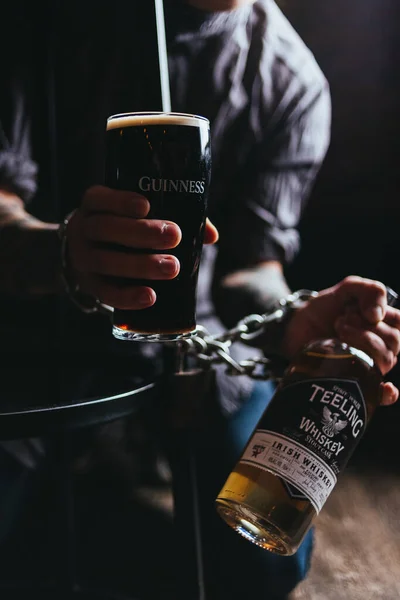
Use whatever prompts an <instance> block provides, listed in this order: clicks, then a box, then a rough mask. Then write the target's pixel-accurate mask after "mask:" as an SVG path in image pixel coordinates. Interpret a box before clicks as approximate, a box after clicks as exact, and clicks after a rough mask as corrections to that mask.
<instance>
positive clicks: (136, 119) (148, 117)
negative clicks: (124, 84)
mask: <svg viewBox="0 0 400 600" xmlns="http://www.w3.org/2000/svg"><path fill="white" fill-rule="evenodd" d="M143 125H144V126H147V125H187V126H189V127H205V128H206V129H209V127H210V124H209V121H208V120H207V119H206V118H204V117H199V116H197V115H186V114H181V113H122V114H120V115H113V116H111V117H109V118H108V120H107V131H109V130H110V129H122V128H123V127H135V126H136V127H137V126H143Z"/></svg>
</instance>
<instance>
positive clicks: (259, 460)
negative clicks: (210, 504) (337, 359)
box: [240, 378, 367, 513]
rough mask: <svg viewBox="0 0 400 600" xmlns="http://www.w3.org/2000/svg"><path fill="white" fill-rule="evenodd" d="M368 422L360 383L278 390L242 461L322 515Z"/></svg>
mask: <svg viewBox="0 0 400 600" xmlns="http://www.w3.org/2000/svg"><path fill="white" fill-rule="evenodd" d="M366 422H367V410H366V406H365V401H364V397H363V394H362V391H361V389H360V387H359V385H358V383H357V382H356V381H353V380H343V379H333V378H329V379H328V378H327V379H325V378H324V379H322V378H321V379H307V380H303V381H299V382H296V383H290V384H288V385H285V386H283V387H281V388H278V390H277V392H276V394H275V396H274V398H273V400H272V401H271V403H270V405H269V406H268V409H267V410H266V411H265V413H264V415H263V416H262V417H261V420H260V421H259V423H258V425H257V429H256V431H255V433H254V434H253V436H252V438H251V439H250V442H249V444H248V445H247V447H246V450H245V452H244V454H243V456H242V458H241V460H240V462H242V463H244V464H250V465H253V466H257V467H259V468H261V469H265V470H266V471H270V472H271V473H274V474H275V475H277V476H278V477H280V478H281V479H283V480H284V481H285V482H287V483H288V484H289V485H290V487H291V488H293V486H294V488H296V489H298V490H299V496H302V495H303V496H305V497H306V498H307V499H308V500H309V501H310V502H311V503H312V505H313V506H314V508H315V510H316V511H317V513H318V512H319V511H320V510H321V508H322V506H323V505H324V503H325V501H326V499H327V498H328V496H329V494H330V492H331V491H332V490H333V488H334V486H335V484H336V479H337V475H338V473H340V471H341V470H342V469H343V468H344V467H345V465H346V464H347V461H348V460H349V458H350V456H351V454H352V452H353V451H354V449H355V448H356V446H357V443H358V442H359V440H360V439H361V437H362V435H363V433H364V430H365V427H366Z"/></svg>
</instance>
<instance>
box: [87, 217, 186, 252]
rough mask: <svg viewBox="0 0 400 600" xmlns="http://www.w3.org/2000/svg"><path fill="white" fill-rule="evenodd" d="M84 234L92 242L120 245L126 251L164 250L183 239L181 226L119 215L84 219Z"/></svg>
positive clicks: (173, 246)
mask: <svg viewBox="0 0 400 600" xmlns="http://www.w3.org/2000/svg"><path fill="white" fill-rule="evenodd" d="M83 226H84V232H85V236H86V238H87V239H89V240H90V241H92V242H105V243H111V244H119V245H121V246H126V247H127V248H147V249H157V250H165V249H168V248H175V247H176V246H177V245H178V244H179V242H180V241H181V239H182V233H181V230H180V228H179V227H178V225H176V224H175V223H171V222H170V221H159V220H157V219H129V218H126V217H125V218H124V217H120V216H117V215H102V214H92V215H91V216H88V217H87V218H85V219H84V225H83Z"/></svg>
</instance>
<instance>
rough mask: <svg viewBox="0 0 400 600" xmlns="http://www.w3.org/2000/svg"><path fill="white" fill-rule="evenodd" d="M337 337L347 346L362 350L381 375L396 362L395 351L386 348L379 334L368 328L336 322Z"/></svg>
mask: <svg viewBox="0 0 400 600" xmlns="http://www.w3.org/2000/svg"><path fill="white" fill-rule="evenodd" d="M336 330H337V333H338V336H339V339H340V340H341V341H342V342H345V343H346V344H348V345H349V346H353V347H354V348H357V349H358V350H362V351H363V352H365V353H366V354H367V355H368V356H370V357H371V358H372V360H373V361H374V362H375V364H376V365H377V367H378V368H379V370H380V371H381V373H382V374H383V375H386V373H388V372H389V371H390V370H391V369H392V368H393V367H394V365H395V364H396V362H397V358H396V356H395V353H394V352H392V350H390V348H388V347H387V346H386V344H385V342H384V340H383V339H382V337H380V335H378V334H377V333H375V332H373V331H371V330H368V329H359V328H356V327H353V326H351V325H349V324H347V323H345V322H344V323H342V324H340V323H339V322H338V323H337V324H336Z"/></svg>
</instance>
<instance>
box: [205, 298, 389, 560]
mask: <svg viewBox="0 0 400 600" xmlns="http://www.w3.org/2000/svg"><path fill="white" fill-rule="evenodd" d="M389 294H390V296H389ZM389 294H388V298H389V299H390V303H391V304H394V302H395V296H396V295H395V294H394V293H391V291H390V290H389ZM381 381H382V377H381V373H380V371H379V370H378V368H377V367H376V365H375V364H374V362H373V360H372V359H371V358H370V357H369V356H367V355H366V354H365V353H364V352H361V351H360V350H357V349H356V348H352V347H350V346H348V345H347V344H344V343H342V342H340V341H339V340H336V339H326V340H319V341H315V342H312V343H310V344H308V345H307V346H306V347H305V348H304V349H303V350H302V351H301V352H300V353H299V355H298V356H297V358H296V359H295V360H294V362H293V363H292V364H291V365H290V366H289V367H288V369H287V370H286V372H285V375H284V377H283V378H282V380H281V382H280V384H279V386H278V387H277V390H276V392H275V394H274V397H273V398H272V400H271V402H270V404H269V405H268V407H267V409H266V411H265V412H264V414H263V416H262V417H261V419H260V421H259V422H258V424H257V426H256V429H255V431H254V432H253V434H252V436H251V437H250V440H249V442H248V444H247V446H246V448H245V450H244V452H243V454H242V456H241V458H240V459H239V461H238V463H237V464H236V466H235V468H234V470H233V471H232V473H231V474H230V475H229V477H228V479H227V481H226V482H225V485H224V486H223V488H222V490H221V492H220V494H219V496H218V497H217V499H216V508H217V511H218V513H219V514H220V516H221V517H222V518H223V519H224V520H225V521H226V522H227V523H228V525H230V526H231V527H232V528H233V529H235V530H236V531H237V532H238V533H239V534H241V535H242V536H243V537H245V538H246V539H247V540H249V541H251V542H253V543H254V544H257V545H258V546H261V547H262V548H265V549H267V550H270V551H272V552H275V553H277V554H281V555H287V556H289V555H291V554H294V553H295V552H296V550H297V549H298V547H299V545H300V544H301V542H302V540H303V539H304V536H305V535H306V533H307V531H308V530H309V528H310V527H311V525H312V523H313V521H314V519H315V517H316V516H317V515H318V513H319V512H320V510H321V508H322V506H323V505H324V503H325V501H326V499H327V498H328V496H329V494H330V493H331V492H332V490H333V489H334V487H335V484H336V482H337V478H338V476H339V474H340V473H341V472H342V471H343V469H344V468H345V466H346V464H347V462H348V460H349V459H350V457H351V455H352V453H353V452H354V450H355V448H356V447H357V445H358V443H359V442H360V440H361V438H362V436H363V434H364V432H365V428H366V426H367V423H368V422H369V421H370V419H371V417H372V415H373V413H374V411H375V409H376V408H377V406H378V405H379V401H380V384H381Z"/></svg>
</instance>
